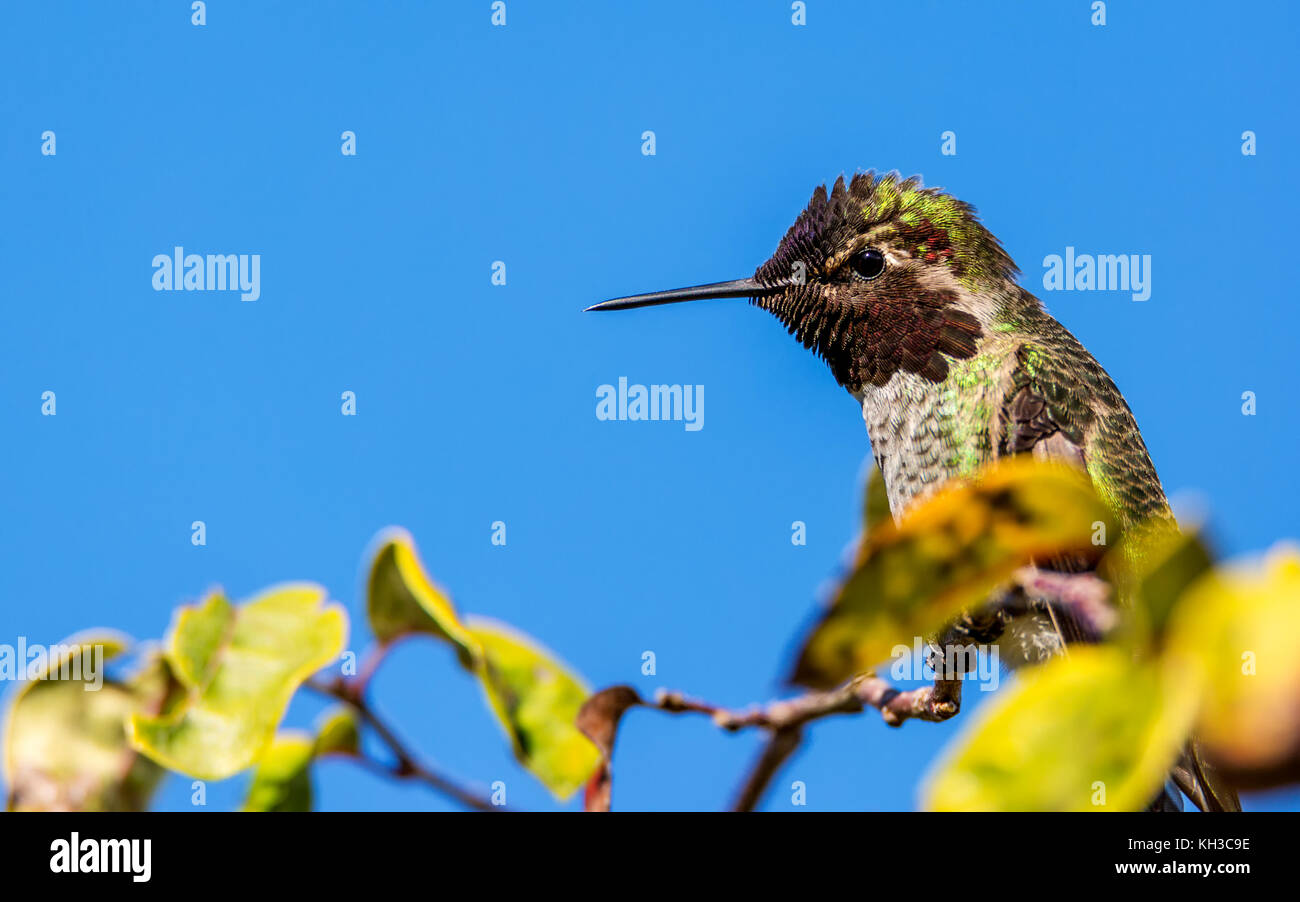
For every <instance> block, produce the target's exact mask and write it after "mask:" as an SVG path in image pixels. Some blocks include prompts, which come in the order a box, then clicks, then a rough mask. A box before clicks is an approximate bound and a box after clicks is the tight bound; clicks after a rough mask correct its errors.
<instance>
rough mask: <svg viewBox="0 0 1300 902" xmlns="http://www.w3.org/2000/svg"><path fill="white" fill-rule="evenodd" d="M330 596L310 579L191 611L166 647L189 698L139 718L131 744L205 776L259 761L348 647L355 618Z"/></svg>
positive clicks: (216, 599) (181, 615)
mask: <svg viewBox="0 0 1300 902" xmlns="http://www.w3.org/2000/svg"><path fill="white" fill-rule="evenodd" d="M325 600H326V594H325V590H324V589H321V588H320V587H319V586H314V585H311V584H307V583H300V584H286V585H283V586H277V587H274V588H272V589H270V590H268V591H267V592H265V593H263V594H261V595H259V596H257V597H255V598H253V599H251V600H250V601H248V602H246V603H245V604H243V605H241V606H240V607H238V608H236V607H233V606H232V605H231V604H230V602H229V601H227V600H226V599H225V597H223V596H222V595H221V594H220V593H215V594H213V595H211V596H209V597H208V598H207V599H205V600H204V601H203V602H201V603H199V604H197V605H194V606H190V607H185V608H182V609H181V610H180V611H179V612H178V614H177V617H176V620H175V624H174V626H173V627H172V631H171V635H170V637H169V639H168V643H167V652H166V653H167V660H168V663H169V665H170V666H171V669H172V672H173V673H174V674H175V675H176V678H177V679H178V680H179V681H180V682H181V684H182V685H183V687H184V689H185V697H184V699H183V700H181V701H180V702H179V703H177V704H174V705H173V706H172V707H171V708H170V709H169V710H167V711H165V712H163V713H160V714H158V715H156V716H148V715H143V714H139V713H137V714H135V715H133V716H132V718H131V722H130V734H129V735H130V741H131V744H132V745H133V746H135V747H136V748H137V749H139V750H140V751H142V752H144V753H145V754H146V755H148V756H149V757H151V758H153V759H154V760H155V761H157V762H159V763H160V764H162V765H164V766H166V767H168V768H170V769H172V770H177V771H181V772H182V773H186V774H190V775H191V776H195V777H198V778H200V779H204V780H221V779H224V778H226V777H229V776H230V775H232V774H235V773H237V772H239V771H241V770H243V769H244V768H246V767H248V766H249V765H251V764H253V763H254V762H255V761H256V760H257V758H258V756H259V755H261V754H262V752H263V751H265V749H266V748H267V746H268V745H269V744H270V742H271V739H272V737H273V736H274V735H275V729H276V726H277V725H278V724H279V723H280V720H281V718H282V717H283V716H284V712H285V709H286V708H287V707H288V705H289V700H290V699H291V698H292V697H293V694H294V692H296V691H297V689H298V687H299V686H300V685H301V684H302V682H303V681H304V680H306V679H307V678H308V677H309V676H311V675H312V674H313V673H315V672H316V671H317V670H319V669H321V668H322V667H324V666H325V665H326V664H329V663H330V662H332V661H334V660H335V659H336V658H337V657H338V655H339V653H340V652H341V651H342V650H343V646H344V643H345V641H346V638H347V615H346V614H344V612H343V609H342V608H341V607H340V606H338V605H336V604H326V603H325Z"/></svg>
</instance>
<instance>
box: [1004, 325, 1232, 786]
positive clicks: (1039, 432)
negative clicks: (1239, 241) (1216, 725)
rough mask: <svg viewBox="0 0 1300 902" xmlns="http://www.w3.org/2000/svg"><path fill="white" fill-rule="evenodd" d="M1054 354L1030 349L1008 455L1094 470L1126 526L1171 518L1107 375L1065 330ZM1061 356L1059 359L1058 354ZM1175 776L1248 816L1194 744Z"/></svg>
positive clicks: (1018, 370)
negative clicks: (1032, 456)
mask: <svg viewBox="0 0 1300 902" xmlns="http://www.w3.org/2000/svg"><path fill="white" fill-rule="evenodd" d="M1060 331H1061V333H1063V336H1064V337H1063V338H1061V337H1058V338H1057V340H1056V341H1055V342H1051V344H1054V345H1055V346H1054V347H1051V348H1043V347H1041V346H1034V345H1025V346H1022V347H1021V348H1020V349H1019V350H1018V352H1017V353H1018V355H1019V360H1018V365H1017V366H1016V367H1015V368H1014V369H1013V370H1012V372H1011V376H1010V378H1011V382H1010V384H1009V385H1008V386H1007V390H1006V392H1005V393H1004V395H1003V397H1004V398H1005V399H1006V400H1005V401H1004V403H1003V404H1002V408H1001V411H1000V420H1001V428H1000V430H999V432H1000V441H999V444H998V450H999V453H1000V454H1033V455H1035V456H1036V457H1043V458H1051V459H1059V460H1066V461H1068V462H1070V463H1073V464H1076V465H1078V466H1081V467H1083V468H1084V469H1085V470H1087V471H1088V473H1089V475H1090V477H1091V479H1092V481H1093V485H1094V486H1095V487H1096V488H1097V491H1098V493H1099V494H1100V495H1101V496H1102V497H1103V498H1105V499H1107V500H1108V501H1109V502H1110V503H1111V504H1112V506H1113V507H1115V509H1116V514H1117V515H1118V516H1119V518H1120V520H1121V522H1122V523H1123V524H1124V525H1125V526H1132V525H1136V524H1139V523H1141V522H1143V521H1145V520H1149V519H1151V518H1169V517H1170V514H1169V507H1168V503H1167V502H1166V501H1165V496H1164V491H1163V490H1162V489H1161V487H1160V481H1159V479H1158V478H1157V477H1156V473H1155V468H1154V467H1153V466H1152V464H1151V458H1150V456H1149V455H1148V454H1147V450H1146V445H1145V444H1143V442H1142V436H1141V434H1140V433H1139V432H1138V428H1137V423H1136V422H1135V421H1134V419H1133V414H1132V412H1130V411H1129V409H1128V405H1127V404H1126V403H1125V402H1124V399H1123V397H1122V396H1121V395H1120V394H1119V391H1118V389H1116V388H1115V385H1114V383H1113V382H1112V381H1111V380H1110V377H1109V376H1107V375H1106V372H1105V370H1103V369H1102V368H1101V366H1100V365H1099V364H1098V363H1097V362H1096V360H1094V359H1093V357H1092V355H1091V354H1088V352H1087V351H1086V350H1084V349H1083V347H1082V346H1081V345H1079V343H1078V342H1077V341H1075V340H1074V337H1073V336H1072V335H1070V334H1069V333H1068V332H1066V331H1065V330H1064V328H1062V329H1061V330H1060ZM1053 352H1054V353H1053ZM1044 566H1046V567H1048V568H1049V569H1053V570H1067V571H1077V570H1080V569H1085V568H1087V567H1088V563H1087V562H1086V561H1083V560H1082V559H1079V560H1072V559H1069V558H1066V559H1059V558H1057V559H1053V560H1051V561H1047V562H1044ZM1056 623H1057V629H1058V631H1059V632H1060V634H1061V637H1062V638H1063V639H1064V640H1066V641H1067V642H1068V641H1077V640H1078V639H1079V638H1080V637H1079V636H1078V635H1071V633H1073V632H1075V631H1076V629H1077V628H1076V627H1075V625H1073V624H1072V623H1070V622H1068V621H1066V620H1059V621H1056ZM1172 777H1173V780H1174V782H1175V783H1176V784H1177V786H1178V788H1179V789H1181V790H1182V791H1183V792H1184V793H1186V795H1187V797H1188V798H1190V799H1191V800H1192V802H1193V803H1194V804H1195V805H1196V807H1198V808H1200V809H1201V810H1202V811H1240V810H1241V801H1240V800H1239V799H1238V797H1237V793H1236V791H1235V790H1234V789H1233V788H1232V786H1230V785H1229V784H1228V783H1227V782H1225V781H1224V780H1223V778H1222V777H1221V776H1220V775H1219V774H1218V773H1217V772H1216V771H1215V770H1214V768H1213V767H1212V766H1211V765H1210V764H1209V763H1208V762H1207V761H1206V760H1205V759H1204V758H1203V757H1202V755H1201V754H1200V750H1199V748H1198V746H1197V743H1196V740H1195V738H1192V739H1189V740H1188V742H1187V747H1186V749H1185V750H1184V752H1183V755H1182V758H1181V759H1180V761H1179V763H1178V765H1177V766H1176V767H1175V768H1174V770H1173V773H1172Z"/></svg>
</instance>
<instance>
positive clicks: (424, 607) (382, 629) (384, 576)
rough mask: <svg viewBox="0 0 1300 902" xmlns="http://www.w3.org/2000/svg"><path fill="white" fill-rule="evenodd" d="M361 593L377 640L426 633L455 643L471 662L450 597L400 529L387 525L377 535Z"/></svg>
mask: <svg viewBox="0 0 1300 902" xmlns="http://www.w3.org/2000/svg"><path fill="white" fill-rule="evenodd" d="M366 597H367V600H366V611H367V614H368V616H369V618H370V628H371V629H372V630H373V631H374V633H375V638H377V639H378V640H379V641H380V642H391V641H393V640H394V639H398V638H401V637H402V636H406V635H410V634H411V633H428V634H430V635H433V636H436V637H438V638H440V639H445V640H446V641H448V642H450V643H451V644H452V645H454V646H455V647H456V651H457V654H458V655H459V657H460V659H461V663H462V664H464V665H466V666H472V664H473V662H474V660H475V659H476V658H477V656H478V647H477V645H476V644H475V642H474V639H473V637H472V636H470V634H469V633H468V632H466V630H465V628H464V627H463V626H462V625H461V623H460V619H459V618H458V617H457V616H456V608H455V606H454V605H453V604H452V603H451V598H450V597H449V596H448V595H447V593H446V592H444V591H443V590H442V589H440V588H439V587H438V586H437V585H435V584H434V582H433V580H432V579H430V578H429V575H428V573H427V572H426V571H425V569H424V565H423V564H421V563H420V557H419V554H418V553H417V552H416V550H415V542H414V541H413V540H412V539H411V536H410V534H409V533H407V532H406V531H405V530H400V529H391V530H388V531H387V532H386V533H385V534H384V536H382V537H381V540H380V545H379V550H378V551H376V552H375V556H374V560H373V561H372V563H371V565H370V577H369V580H368V583H367V591H366Z"/></svg>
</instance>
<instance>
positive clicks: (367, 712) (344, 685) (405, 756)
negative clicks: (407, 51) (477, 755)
mask: <svg viewBox="0 0 1300 902" xmlns="http://www.w3.org/2000/svg"><path fill="white" fill-rule="evenodd" d="M372 672H373V671H372ZM303 685H305V686H307V687H308V688H309V689H312V690H314V691H316V692H319V693H321V694H322V695H327V696H329V697H331V698H335V699H338V700H339V701H341V702H343V703H344V704H347V705H349V706H351V707H352V709H353V710H354V711H356V712H357V715H358V716H359V717H360V718H361V720H362V721H363V722H364V723H365V724H366V725H367V726H368V727H370V728H371V729H372V730H374V732H375V735H377V736H378V737H379V738H380V739H381V740H382V741H383V743H384V744H385V745H386V746H388V748H389V750H390V751H392V753H393V757H395V758H396V759H397V760H396V761H395V762H394V763H392V764H385V763H384V762H382V761H376V760H374V759H372V758H368V757H366V756H365V754H364V753H360V762H361V764H362V766H364V767H366V768H367V769H368V770H371V771H373V772H375V773H379V774H383V775H384V776H387V777H390V778H393V779H398V780H417V781H419V782H421V783H424V784H425V785H427V786H429V787H430V788H432V789H434V790H435V791H437V792H439V793H441V794H442V795H444V796H447V797H448V798H450V799H453V800H454V801H456V802H458V803H460V804H461V805H464V806H465V807H466V808H473V809H476V810H478V811H502V810H505V806H503V805H493V804H492V802H491V801H490V800H489V799H487V798H485V797H484V796H482V795H481V794H479V793H476V792H474V791H473V790H470V789H467V788H466V787H464V786H462V785H460V784H459V783H457V782H456V781H455V780H452V779H451V778H450V777H445V776H443V775H442V774H439V773H437V772H436V771H434V770H433V769H432V768H431V767H429V766H428V765H426V764H423V763H421V762H420V760H419V759H418V758H417V757H416V756H415V754H414V753H413V752H411V751H410V749H408V748H407V746H406V745H405V744H404V743H403V742H402V741H401V740H400V739H398V738H397V734H396V733H394V732H393V730H392V729H391V728H390V727H389V726H388V725H387V724H386V723H385V722H384V721H383V720H382V719H381V718H380V716H379V715H378V714H377V713H376V712H375V711H374V709H372V708H371V707H370V704H369V703H368V702H367V701H366V700H365V698H364V696H363V695H362V694H361V693H360V692H359V691H358V687H357V686H356V685H354V684H351V683H349V682H348V681H346V680H344V679H343V678H342V677H335V678H334V679H333V680H329V681H323V680H317V679H310V680H308V681H307V682H306V683H304V684H303Z"/></svg>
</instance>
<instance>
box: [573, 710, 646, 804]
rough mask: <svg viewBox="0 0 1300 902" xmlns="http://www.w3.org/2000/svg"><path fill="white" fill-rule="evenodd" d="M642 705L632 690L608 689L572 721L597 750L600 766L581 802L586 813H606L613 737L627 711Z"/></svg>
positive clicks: (609, 789)
mask: <svg viewBox="0 0 1300 902" xmlns="http://www.w3.org/2000/svg"><path fill="white" fill-rule="evenodd" d="M640 704H643V702H642V701H641V696H640V695H639V694H638V693H637V691H636V690H635V689H633V688H632V687H631V686H611V687H609V688H608V689H602V690H600V691H599V692H597V693H596V694H595V695H593V696H591V698H589V699H587V701H586V702H584V703H583V705H582V707H581V708H580V709H578V716H577V718H576V719H575V720H574V723H575V724H576V725H577V727H578V729H579V730H580V731H581V732H582V735H584V736H586V737H587V738H588V739H590V740H591V741H592V742H594V743H595V744H596V748H598V749H599V750H600V766H599V767H597V768H596V771H595V773H593V774H592V775H591V779H590V780H588V781H587V792H586V794H585V798H584V799H583V808H584V809H585V810H586V811H609V809H610V802H611V799H612V793H613V768H612V765H611V763H610V759H611V758H613V757H614V737H615V736H616V735H617V734H618V725H619V722H620V721H621V720H622V719H623V715H624V713H626V712H627V710H628V709H629V708H633V707H636V706H637V705H640Z"/></svg>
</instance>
